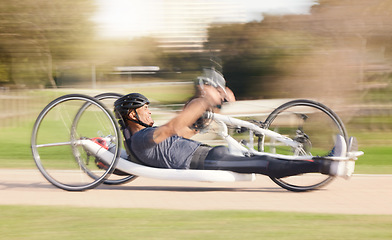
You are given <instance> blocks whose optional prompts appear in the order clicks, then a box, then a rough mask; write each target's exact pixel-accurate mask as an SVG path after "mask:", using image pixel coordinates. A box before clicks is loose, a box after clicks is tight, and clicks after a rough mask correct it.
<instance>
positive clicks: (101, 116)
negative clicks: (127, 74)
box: [31, 68, 363, 191]
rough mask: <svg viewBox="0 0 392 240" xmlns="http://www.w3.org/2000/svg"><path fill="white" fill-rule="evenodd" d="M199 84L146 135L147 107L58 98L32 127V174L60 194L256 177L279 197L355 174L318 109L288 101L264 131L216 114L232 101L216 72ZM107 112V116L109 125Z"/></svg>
mask: <svg viewBox="0 0 392 240" xmlns="http://www.w3.org/2000/svg"><path fill="white" fill-rule="evenodd" d="M198 80H199V81H198V86H197V88H198V91H197V94H196V96H195V97H194V98H193V99H192V100H191V101H189V102H188V103H187V104H186V105H185V107H184V108H183V109H182V111H181V112H180V113H179V114H177V115H176V116H175V117H174V118H172V119H171V120H170V121H168V122H167V123H166V124H163V125H162V126H160V127H154V126H153V124H154V121H153V119H152V117H151V110H150V105H149V104H150V101H149V100H148V99H147V98H146V97H145V96H144V95H142V94H140V93H130V94H127V95H124V96H122V95H120V94H114V93H105V94H100V95H97V96H95V97H89V96H85V95H80V94H70V95H65V96H62V97H60V98H57V99H56V100H54V101H52V102H51V103H50V104H49V105H48V106H46V108H44V110H43V111H42V112H41V114H40V115H39V116H38V118H37V121H36V123H35V125H34V129H33V134H32V140H31V147H32V152H33V156H34V160H35V162H36V164H37V167H38V169H39V170H40V171H41V173H42V174H43V175H44V176H45V178H46V179H47V180H48V181H49V182H51V183H52V184H53V185H55V186H57V187H59V188H62V189H64V190H69V191H81V190H86V189H90V188H94V187H96V186H98V185H99V184H101V183H104V184H122V183H125V182H128V181H131V180H133V179H135V178H136V176H141V177H149V178H156V179H167V180H191V181H209V182H220V181H225V182H227V181H252V180H254V179H255V176H256V174H262V175H267V176H269V177H270V178H271V179H272V180H273V181H274V182H275V183H277V184H278V185H279V186H281V187H283V188H285V189H288V190H291V191H307V190H313V189H317V188H320V187H321V186H324V185H325V184H327V183H329V182H330V181H331V180H333V179H334V178H335V177H343V178H348V177H350V176H351V175H352V173H353V172H354V166H355V160H356V159H357V157H358V156H360V155H362V154H363V153H362V152H359V151H357V150H356V145H357V144H356V141H355V139H354V138H352V137H351V138H348V136H347V132H346V130H345V128H344V125H343V123H342V121H341V120H340V119H339V117H338V116H337V115H336V114H335V113H334V112H333V111H332V110H330V109H329V108H327V107H326V106H324V105H322V104H320V103H318V102H315V101H311V100H294V101H290V102H287V103H285V104H283V105H281V106H279V107H278V108H276V109H275V110H274V111H272V112H271V113H270V114H269V115H268V117H267V118H266V119H265V120H264V121H258V120H247V121H245V120H242V119H238V118H233V117H230V116H226V115H221V114H219V113H217V110H218V109H219V108H220V106H221V105H222V103H224V102H231V101H235V98H234V95H233V93H232V92H231V91H230V89H228V88H227V87H226V86H225V80H224V78H223V76H222V75H221V74H220V73H219V72H217V71H216V70H215V69H213V68H212V69H205V70H204V75H203V76H202V77H199V78H198ZM106 106H108V107H111V106H114V115H115V117H116V119H117V120H116V119H115V118H114V117H113V114H112V112H111V111H109V110H108V109H107V108H106ZM212 125H214V126H212ZM200 130H202V131H203V132H208V131H213V132H214V133H215V134H217V135H218V136H220V137H221V138H222V139H223V140H225V142H226V145H225V146H223V145H222V146H215V147H212V146H209V145H206V144H203V143H201V142H198V141H195V140H192V139H190V138H191V137H192V136H193V135H195V134H197V133H199V132H200ZM121 133H122V134H121ZM59 135H61V136H62V137H60V138H59V137H58V136H59ZM121 135H123V138H124V141H123V142H122V141H121V139H122V138H121ZM244 136H245V137H246V138H247V139H246V140H244V139H241V140H238V138H239V137H240V138H243V137H244ZM112 173H113V174H112Z"/></svg>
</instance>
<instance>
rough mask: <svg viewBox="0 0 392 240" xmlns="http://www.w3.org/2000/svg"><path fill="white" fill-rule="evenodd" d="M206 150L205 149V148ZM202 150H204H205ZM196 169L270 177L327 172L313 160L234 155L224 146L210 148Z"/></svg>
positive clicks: (319, 163) (320, 164)
mask: <svg viewBox="0 0 392 240" xmlns="http://www.w3.org/2000/svg"><path fill="white" fill-rule="evenodd" d="M205 150H206V149H205ZM205 150H204V151H205ZM203 163H204V164H203V165H204V166H201V164H200V161H199V165H198V167H197V168H198V169H206V170H227V171H233V172H238V173H259V174H263V175H267V176H270V177H276V178H281V177H288V176H293V175H298V174H302V173H311V172H318V173H319V172H328V171H325V170H324V169H323V168H325V167H324V166H323V164H322V163H321V162H319V161H317V160H315V161H295V160H286V159H278V158H273V157H270V156H257V155H256V156H251V157H245V156H235V155H232V154H230V153H229V149H228V148H227V147H225V146H218V147H214V148H212V149H210V150H209V151H208V153H207V156H206V157H205V160H204V162H203Z"/></svg>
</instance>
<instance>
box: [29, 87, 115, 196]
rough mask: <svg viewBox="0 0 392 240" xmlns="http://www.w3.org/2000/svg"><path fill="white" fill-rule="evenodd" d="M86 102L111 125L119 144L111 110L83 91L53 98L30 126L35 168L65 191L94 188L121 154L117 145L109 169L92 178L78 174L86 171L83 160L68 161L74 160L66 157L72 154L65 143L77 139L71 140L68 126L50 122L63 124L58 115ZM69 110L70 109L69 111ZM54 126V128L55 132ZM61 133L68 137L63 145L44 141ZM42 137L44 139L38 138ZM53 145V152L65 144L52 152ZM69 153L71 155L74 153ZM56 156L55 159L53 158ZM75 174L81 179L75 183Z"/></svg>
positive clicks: (68, 143)
mask: <svg viewBox="0 0 392 240" xmlns="http://www.w3.org/2000/svg"><path fill="white" fill-rule="evenodd" d="M86 103H88V104H90V105H91V106H94V111H95V112H100V113H101V114H102V116H103V117H104V118H105V121H107V123H109V124H110V126H111V131H113V132H114V139H115V144H117V146H120V145H119V143H121V137H120V134H119V128H118V125H117V123H116V120H115V118H114V117H113V115H112V113H111V112H110V111H108V110H107V109H106V108H105V106H104V105H103V104H102V103H101V102H99V101H98V100H97V99H95V98H93V97H90V96H86V95H82V94H68V95H64V96H61V97H59V98H56V99H55V100H53V101H52V102H50V103H49V104H48V105H47V106H46V107H45V108H44V109H43V110H42V111H41V113H40V114H39V115H38V117H37V119H36V122H35V124H34V126H33V131H32V136H31V150H32V155H33V158H34V161H35V164H36V166H37V168H38V169H39V171H40V172H41V174H42V175H43V176H44V177H45V178H46V179H47V180H48V181H49V182H50V183H51V184H52V185H54V186H56V187H58V188H61V189H63V190H67V191H84V190H88V189H92V188H95V187H97V186H98V185H100V184H101V183H102V182H103V181H104V180H105V179H106V178H107V177H109V176H110V174H111V173H112V172H113V171H114V169H115V166H116V164H117V162H118V159H119V156H120V148H117V149H116V151H115V152H114V156H113V160H112V161H111V162H110V164H109V166H108V168H107V169H106V170H102V171H101V172H100V173H101V174H100V175H98V177H97V178H91V177H89V176H88V178H86V177H84V176H81V175H82V174H84V175H85V173H86V172H85V170H83V168H84V167H86V166H84V167H81V164H82V163H81V162H78V161H75V159H73V160H72V161H71V162H73V163H70V161H68V160H67V156H68V154H69V155H71V153H68V152H69V149H68V147H67V146H68V145H74V144H75V141H76V139H73V137H72V136H71V130H70V129H67V126H64V129H61V128H60V127H58V126H57V125H55V126H56V127H53V126H52V125H53V124H57V123H58V122H60V123H59V125H61V124H63V125H66V121H65V120H64V119H63V116H62V115H61V114H64V115H66V114H68V113H67V112H66V111H68V110H70V109H74V108H75V106H76V109H80V105H83V104H86ZM59 108H62V109H63V110H66V111H60V110H57V112H55V111H56V110H55V109H59ZM70 112H72V111H71V110H70ZM56 115H60V117H58V118H59V119H61V121H60V120H58V119H56V118H57V117H56ZM67 116H68V115H67ZM68 117H69V116H68ZM51 118H53V119H51ZM91 125H92V124H91ZM45 126H50V127H51V128H50V130H49V131H44V129H42V128H44V127H45ZM53 128H54V129H55V130H56V131H55V132H54V133H53ZM61 132H62V133H65V134H64V135H65V136H64V139H65V138H68V141H69V142H68V141H67V142H66V143H65V144H64V145H59V143H58V142H53V143H49V144H48V143H47V141H49V142H50V141H54V140H52V139H56V140H57V139H60V138H61V137H62V136H60V135H59V133H61ZM67 132H68V133H67ZM67 134H69V136H68V137H67V136H66V135H67ZM42 136H43V138H41V137H42ZM47 139H50V140H47ZM42 141H44V142H45V144H38V142H40V143H41V142H42ZM51 144H52V145H51ZM53 146H56V147H57V148H56V149H55V150H56V151H58V149H59V148H60V147H62V146H65V147H64V148H61V151H59V152H54V153H53V152H51V151H49V149H51V147H53ZM59 146H60V147H59ZM38 149H40V150H38ZM67 149H68V150H67ZM48 152H49V153H48ZM62 153H66V154H64V155H65V157H63V159H62ZM72 155H74V153H73V152H72ZM46 158H48V160H46ZM56 158H57V160H58V161H56ZM59 159H60V160H59ZM60 162H61V163H60ZM75 162H76V164H75ZM68 164H69V165H68ZM71 164H72V167H74V168H75V169H72V168H71V169H69V168H68V166H70V165H71ZM65 166H66V167H65ZM63 168H64V169H63ZM77 168H79V169H77ZM80 168H82V169H80ZM75 176H77V177H78V178H79V179H80V182H76V179H77V178H74V177H75Z"/></svg>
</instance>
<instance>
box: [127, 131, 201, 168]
mask: <svg viewBox="0 0 392 240" xmlns="http://www.w3.org/2000/svg"><path fill="white" fill-rule="evenodd" d="M126 130H127V129H126ZM155 130H156V128H154V127H149V128H144V129H142V130H140V131H138V132H137V133H135V134H134V135H133V136H131V137H130V139H128V141H127V139H126V143H127V144H128V145H129V144H130V145H131V146H130V147H131V149H132V152H133V153H134V155H136V157H137V158H138V159H139V160H140V161H141V162H143V163H145V164H147V165H149V166H151V167H158V168H174V169H187V168H189V166H190V162H191V160H192V155H193V153H194V152H195V151H196V149H197V148H198V147H199V146H200V144H201V143H200V142H196V141H193V140H190V139H187V138H183V137H179V136H177V135H175V136H171V137H169V138H167V139H165V140H164V141H162V142H160V143H159V144H156V143H155V142H154V141H153V134H154V131H155ZM124 135H126V134H124ZM129 140H130V141H129Z"/></svg>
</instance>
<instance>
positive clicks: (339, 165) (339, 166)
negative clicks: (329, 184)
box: [329, 135, 355, 178]
mask: <svg viewBox="0 0 392 240" xmlns="http://www.w3.org/2000/svg"><path fill="white" fill-rule="evenodd" d="M332 156H333V157H346V156H347V146H346V141H345V140H344V137H343V136H341V135H337V137H336V142H335V147H334V149H333V155H332ZM354 168H355V161H352V160H332V162H331V165H330V170H329V174H330V175H332V176H337V177H343V178H349V177H351V175H352V174H353V172H354Z"/></svg>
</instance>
